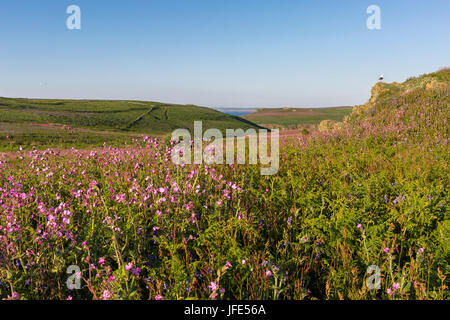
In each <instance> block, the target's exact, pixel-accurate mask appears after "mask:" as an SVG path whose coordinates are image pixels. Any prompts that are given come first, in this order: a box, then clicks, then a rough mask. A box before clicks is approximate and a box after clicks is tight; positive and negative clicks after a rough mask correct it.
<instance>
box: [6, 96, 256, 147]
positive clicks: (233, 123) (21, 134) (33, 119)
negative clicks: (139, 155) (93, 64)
mask: <svg viewBox="0 0 450 320" xmlns="http://www.w3.org/2000/svg"><path fill="white" fill-rule="evenodd" d="M194 121H203V127H204V129H205V128H218V129H221V130H223V129H226V128H242V129H247V128H250V127H257V126H256V125H255V124H253V123H250V122H249V121H247V120H243V119H241V118H238V117H234V116H231V115H227V114H224V113H221V112H219V111H216V110H213V109H210V108H205V107H199V106H194V105H175V104H165V103H159V102H144V101H101V100H33V99H10V98H0V150H16V149H17V148H18V147H19V146H23V147H24V148H28V147H31V146H35V147H37V148H45V147H52V146H66V147H67V146H68V147H72V146H74V147H84V146H91V145H94V146H96V145H101V144H103V142H108V143H110V144H111V143H112V144H119V143H121V142H123V141H125V140H126V139H128V138H130V137H131V136H136V135H138V134H146V135H153V136H155V135H158V136H160V135H166V134H170V133H171V132H172V131H173V130H175V129H178V128H188V129H192V128H193V124H194ZM68 127H72V129H70V130H68ZM6 136H9V139H6Z"/></svg>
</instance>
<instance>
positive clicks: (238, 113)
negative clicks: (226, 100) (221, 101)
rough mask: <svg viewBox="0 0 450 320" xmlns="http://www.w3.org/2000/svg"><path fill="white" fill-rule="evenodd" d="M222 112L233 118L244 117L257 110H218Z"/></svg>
mask: <svg viewBox="0 0 450 320" xmlns="http://www.w3.org/2000/svg"><path fill="white" fill-rule="evenodd" d="M217 110H219V111H220V112H223V113H226V114H230V115H232V116H238V117H242V116H245V115H247V114H250V113H253V112H254V111H255V110H256V108H255V109H239V108H217Z"/></svg>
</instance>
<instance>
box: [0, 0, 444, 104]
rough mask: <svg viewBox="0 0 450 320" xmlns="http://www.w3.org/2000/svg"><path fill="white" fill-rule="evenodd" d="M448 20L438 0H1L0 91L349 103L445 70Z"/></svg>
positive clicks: (33, 94) (13, 94)
mask: <svg viewBox="0 0 450 320" xmlns="http://www.w3.org/2000/svg"><path fill="white" fill-rule="evenodd" d="M72 4H75V5H78V6H79V7H80V8H81V13H82V17H81V18H82V26H81V30H68V29H67V28H66V19H67V17H68V16H69V15H68V14H67V13H66V8H67V7H68V6H69V5H72ZM371 4H375V5H378V6H379V7H380V8H381V24H382V25H381V26H382V29H381V30H368V29H367V27H366V20H367V18H368V14H367V13H366V9H367V7H368V6H369V5H371ZM449 16H450V1H448V0H420V1H413V0H395V1H392V0H371V1H365V0H345V1H335V0H328V1H321V0H158V1H156V0H145V1H144V0H142V1H137V0H128V1H106V0H71V1H65V0H52V1H51V0H40V1H35V0H28V1H25V0H8V1H6V0H3V1H1V2H0V96H6V97H34V98H81V99H136V100H153V101H164V102H172V103H182V104H189V103H192V104H198V105H205V106H211V107H281V106H290V107H320V106H338V105H355V104H360V103H364V102H365V101H366V100H367V99H368V98H369V95H370V88H371V87H372V86H373V84H374V83H375V82H376V81H377V78H378V76H379V75H380V74H381V73H383V74H384V75H385V77H386V81H388V82H392V81H403V80H405V79H406V78H408V77H410V76H414V75H419V74H423V73H428V72H432V71H436V70H437V69H439V68H441V67H444V66H448V65H450V19H449Z"/></svg>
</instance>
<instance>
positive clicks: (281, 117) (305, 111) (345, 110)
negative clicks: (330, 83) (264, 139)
mask: <svg viewBox="0 0 450 320" xmlns="http://www.w3.org/2000/svg"><path fill="white" fill-rule="evenodd" d="M351 111H352V108H351V107H333V108H302V109H300V108H295V109H294V108H280V109H259V110H257V111H256V112H254V113H252V114H249V115H246V116H244V117H243V118H245V119H247V120H250V121H253V122H255V123H257V124H260V125H276V126H279V127H285V128H286V127H291V126H301V125H316V124H319V123H320V122H321V121H323V120H336V121H342V120H343V119H344V117H345V116H346V115H349V114H350V113H351Z"/></svg>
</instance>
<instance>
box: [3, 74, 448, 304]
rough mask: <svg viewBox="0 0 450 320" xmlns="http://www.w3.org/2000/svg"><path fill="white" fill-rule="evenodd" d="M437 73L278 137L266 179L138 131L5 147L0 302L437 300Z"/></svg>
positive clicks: (440, 151)
mask: <svg viewBox="0 0 450 320" xmlns="http://www.w3.org/2000/svg"><path fill="white" fill-rule="evenodd" d="M434 76H435V77H437V78H439V79H440V80H439V81H441V82H442V81H443V83H445V84H446V86H433V85H431V86H426V85H423V86H422V85H420V86H416V87H414V88H412V89H411V88H408V90H406V89H405V90H403V89H404V88H401V90H400V89H399V90H398V91H395V92H388V93H386V92H385V91H383V94H382V95H380V96H379V98H378V99H376V101H375V100H374V101H371V103H370V105H367V106H369V107H370V108H369V107H368V108H366V109H364V108H363V109H364V110H363V111H361V110H362V109H361V108H359V109H358V108H355V109H354V112H353V113H352V114H351V115H350V116H349V117H347V118H346V120H345V121H344V122H342V123H339V126H336V127H334V128H331V129H329V130H325V131H319V130H311V132H306V133H299V134H297V135H289V136H283V135H282V134H281V135H280V152H279V153H280V159H279V170H278V172H277V174H274V175H267V176H264V175H261V173H260V165H252V164H223V165H215V164H210V165H208V164H198V165H197V164H189V165H188V164H186V165H176V164H174V163H173V162H172V161H171V150H172V148H173V147H174V145H175V143H174V141H172V140H171V139H170V138H169V137H148V136H145V135H141V136H139V137H136V138H133V139H130V140H129V141H128V142H127V143H126V144H123V145H122V146H109V145H107V144H105V145H104V146H103V147H98V148H91V149H75V148H70V146H68V147H67V148H58V149H56V148H50V149H45V150H36V149H32V148H27V149H23V150H19V149H17V150H15V151H13V152H6V153H3V154H1V156H0V299H39V300H40V299H57V300H67V299H69V300H71V299H73V300H84V299H89V300H90V299H95V300H116V299H131V300H134V299H136V300H138V299H151V300H155V299H156V300H163V299H164V300H179V299H216V300H219V299H233V300H246V299H270V300H272V299H284V300H291V299H295V300H300V299H309V300H316V299H448V298H449V297H450V294H449V289H448V286H449V281H450V278H449V277H450V219H449V217H450V212H449V209H448V208H449V200H450V199H449V193H448V188H449V185H450V181H449V176H450V175H449V167H448V165H449V160H450V159H449V155H450V154H449V145H448V144H449V136H448V134H449V124H448V121H449V107H450V97H449V86H448V84H449V82H450V70H449V69H446V70H442V71H440V72H438V73H436V74H435V75H434ZM442 79H443V80H442ZM386 90H387V89H386ZM2 138H4V137H2Z"/></svg>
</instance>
